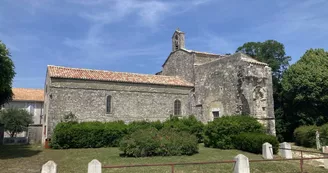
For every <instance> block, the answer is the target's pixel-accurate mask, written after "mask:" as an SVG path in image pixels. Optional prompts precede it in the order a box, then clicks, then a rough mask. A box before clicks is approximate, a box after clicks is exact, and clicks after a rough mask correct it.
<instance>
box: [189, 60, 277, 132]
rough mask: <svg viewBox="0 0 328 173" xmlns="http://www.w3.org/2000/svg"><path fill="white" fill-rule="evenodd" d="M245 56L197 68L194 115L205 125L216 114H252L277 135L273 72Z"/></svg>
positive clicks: (217, 61)
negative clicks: (214, 112) (246, 59)
mask: <svg viewBox="0 0 328 173" xmlns="http://www.w3.org/2000/svg"><path fill="white" fill-rule="evenodd" d="M245 56H246V55H243V54H240V53H237V54H234V55H231V56H229V57H226V58H222V59H218V60H216V61H213V62H211V63H207V64H204V65H199V66H195V75H196V78H195V93H194V99H195V100H194V103H193V112H194V113H195V114H197V115H198V116H199V118H200V119H201V120H202V121H203V122H207V121H212V120H213V119H214V116H213V111H219V114H220V116H224V115H236V114H242V115H251V116H254V117H255V118H257V119H258V121H259V122H261V123H262V124H264V125H265V126H266V127H267V130H268V132H269V133H271V134H275V128H274V114H273V97H272V79H271V69H270V68H269V67H268V66H266V65H264V64H256V63H254V62H248V61H245V59H244V58H246V57H245ZM200 110H201V111H200Z"/></svg>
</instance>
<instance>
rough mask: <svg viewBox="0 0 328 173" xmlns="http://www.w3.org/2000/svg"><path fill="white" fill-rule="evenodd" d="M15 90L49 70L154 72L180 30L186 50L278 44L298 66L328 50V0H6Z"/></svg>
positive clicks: (38, 81)
mask: <svg viewBox="0 0 328 173" xmlns="http://www.w3.org/2000/svg"><path fill="white" fill-rule="evenodd" d="M0 4H1V5H0V40H1V41H2V42H3V43H5V44H6V45H7V47H8V48H9V50H10V52H11V55H12V60H13V61H14V64H15V71H16V76H15V78H14V81H13V87H16V88H17V87H19V88H43V87H44V82H45V75H46V69H47V65H58V66H66V67H77V68H91V69H101V70H110V71H122V72H135V73H146V74H155V73H156V72H158V71H161V66H162V64H163V63H164V61H165V60H166V58H167V57H168V55H169V54H170V52H171V49H172V46H171V37H172V34H173V32H174V31H175V30H176V29H177V28H180V30H181V31H183V32H185V37H186V38H185V39H186V48H187V49H191V50H197V51H205V52H211V53H218V54H225V53H234V52H235V51H236V49H237V48H238V47H239V46H241V45H243V44H244V43H246V42H250V41H253V42H258V41H259V42H263V41H265V40H269V39H273V40H277V41H279V42H281V43H283V44H284V45H285V50H286V54H287V55H289V56H291V57H292V60H291V62H290V63H291V64H292V63H295V62H296V61H297V60H298V59H299V58H300V57H301V56H302V55H303V54H304V53H305V51H306V50H308V49H310V48H326V50H327V47H328V41H327V40H328V32H327V31H328V10H327V9H328V0H284V1H282V0H270V1H267V0H247V1H245V0H0Z"/></svg>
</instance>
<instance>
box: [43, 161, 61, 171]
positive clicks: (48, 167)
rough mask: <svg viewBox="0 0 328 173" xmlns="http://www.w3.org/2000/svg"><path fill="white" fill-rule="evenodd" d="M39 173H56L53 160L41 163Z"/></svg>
mask: <svg viewBox="0 0 328 173" xmlns="http://www.w3.org/2000/svg"><path fill="white" fill-rule="evenodd" d="M41 173H57V164H56V163H55V162H54V161H52V160H49V161H48V162H47V163H45V164H43V165H42V170H41Z"/></svg>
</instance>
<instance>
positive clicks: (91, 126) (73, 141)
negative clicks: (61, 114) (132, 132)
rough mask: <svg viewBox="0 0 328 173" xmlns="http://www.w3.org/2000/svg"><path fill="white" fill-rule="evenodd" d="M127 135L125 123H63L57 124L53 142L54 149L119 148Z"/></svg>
mask: <svg viewBox="0 0 328 173" xmlns="http://www.w3.org/2000/svg"><path fill="white" fill-rule="evenodd" d="M126 133H127V126H126V125H125V124H124V123H123V122H106V123H101V122H83V123H76V122H66V123H65V122H62V123H59V124H57V126H56V127H55V129H54V133H53V136H52V140H51V147H52V148H55V149H57V148H62V149H66V148H98V147H112V146H118V144H119V142H120V140H121V138H122V137H123V136H124V135H125V134H126Z"/></svg>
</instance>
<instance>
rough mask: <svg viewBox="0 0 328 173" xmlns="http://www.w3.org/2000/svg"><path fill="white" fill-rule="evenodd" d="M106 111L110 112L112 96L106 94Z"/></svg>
mask: <svg viewBox="0 0 328 173" xmlns="http://www.w3.org/2000/svg"><path fill="white" fill-rule="evenodd" d="M106 112H107V113H112V96H107V100H106Z"/></svg>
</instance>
